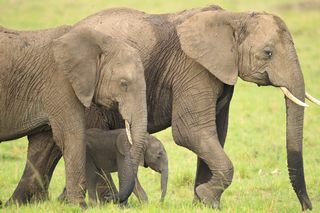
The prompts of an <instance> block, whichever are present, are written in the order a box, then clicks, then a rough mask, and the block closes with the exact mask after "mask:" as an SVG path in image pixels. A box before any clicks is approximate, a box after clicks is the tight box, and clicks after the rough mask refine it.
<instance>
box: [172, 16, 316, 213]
mask: <svg viewBox="0 0 320 213" xmlns="http://www.w3.org/2000/svg"><path fill="white" fill-rule="evenodd" d="M177 33H178V36H179V40H180V44H181V48H182V50H183V51H184V52H185V53H186V54H187V55H188V56H189V57H190V58H192V59H194V60H195V61H197V62H198V63H200V64H201V65H202V66H203V67H205V68H206V69H207V70H208V71H209V72H210V73H212V74H213V75H214V76H215V77H216V78H218V79H219V80H221V81H222V82H223V83H225V84H228V85H234V84H235V83H236V80H237V77H238V76H239V77H240V78H242V79H243V80H245V81H249V82H253V83H256V84H257V85H263V86H264V85H272V86H274V87H279V88H280V89H281V90H282V91H283V92H284V94H285V97H286V98H285V102H286V109H287V139H286V140H287V161H288V170H289V176H290V180H291V184H292V186H293V188H294V190H295V192H296V194H297V197H298V199H299V201H300V203H301V206H302V209H303V210H305V209H312V205H311V202H310V200H309V197H308V194H307V190H306V184H305V179H304V170H303V159H302V140H303V119H304V107H305V106H307V105H306V104H305V103H304V98H305V96H306V97H307V98H309V99H311V100H313V101H314V102H317V100H316V99H314V98H313V97H312V96H310V95H308V94H307V93H306V92H305V85H304V79H303V75H302V71H301V67H300V64H299V60H298V56H297V54H296V50H295V47H294V43H293V40H292V37H291V35H290V32H289V30H288V28H287V27H286V25H285V23H284V22H283V21H282V20H281V19H280V18H279V17H277V16H274V15H271V14H267V13H232V12H228V11H224V10H219V11H206V12H200V13H197V14H196V15H194V16H192V17H190V18H188V19H187V20H186V21H185V22H183V23H182V24H180V25H179V26H178V27H177ZM318 103H319V102H318Z"/></svg>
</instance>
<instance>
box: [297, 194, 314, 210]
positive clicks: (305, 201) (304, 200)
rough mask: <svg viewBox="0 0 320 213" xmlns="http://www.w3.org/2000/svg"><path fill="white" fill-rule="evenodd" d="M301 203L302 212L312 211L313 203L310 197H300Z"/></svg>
mask: <svg viewBox="0 0 320 213" xmlns="http://www.w3.org/2000/svg"><path fill="white" fill-rule="evenodd" d="M299 201H300V204H301V207H302V211H306V210H312V203H311V201H310V199H309V197H308V195H302V196H300V197H299Z"/></svg>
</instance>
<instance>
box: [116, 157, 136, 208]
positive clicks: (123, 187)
mask: <svg viewBox="0 0 320 213" xmlns="http://www.w3.org/2000/svg"><path fill="white" fill-rule="evenodd" d="M121 166H122V167H125V168H121V169H122V170H124V171H127V172H125V173H120V172H119V171H118V178H119V193H118V194H117V195H116V198H115V200H116V201H117V202H120V203H125V202H126V201H127V199H128V198H129V196H130V195H131V193H132V191H133V189H134V186H135V174H134V172H133V170H132V163H131V159H130V157H129V156H128V157H126V158H125V162H124V165H121Z"/></svg>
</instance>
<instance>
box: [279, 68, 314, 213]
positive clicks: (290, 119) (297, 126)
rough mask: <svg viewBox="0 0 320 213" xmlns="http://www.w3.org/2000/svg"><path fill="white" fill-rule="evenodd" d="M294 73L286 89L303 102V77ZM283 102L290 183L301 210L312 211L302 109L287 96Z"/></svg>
mask: <svg viewBox="0 0 320 213" xmlns="http://www.w3.org/2000/svg"><path fill="white" fill-rule="evenodd" d="M295 71H297V72H295V73H296V74H297V75H298V76H295V81H294V82H293V83H292V84H288V85H291V86H288V87H287V88H288V90H289V91H290V92H291V93H292V94H293V95H294V96H295V97H296V98H297V99H299V100H300V101H303V102H304V97H305V87H304V80H303V76H302V73H301V70H300V69H299V70H295ZM293 85H294V86H293ZM285 102H286V111H287V116H286V148H287V163H288V170H289V177H290V181H291V184H292V187H293V189H294V191H295V193H296V194H297V197H298V199H299V201H300V204H301V206H302V210H306V209H312V204H311V202H310V200H309V197H308V194H307V189H306V184H305V179H304V170H303V158H302V142H303V120H304V107H303V106H300V105H297V104H296V103H294V102H293V101H292V100H291V99H289V98H288V97H287V96H286V98H285Z"/></svg>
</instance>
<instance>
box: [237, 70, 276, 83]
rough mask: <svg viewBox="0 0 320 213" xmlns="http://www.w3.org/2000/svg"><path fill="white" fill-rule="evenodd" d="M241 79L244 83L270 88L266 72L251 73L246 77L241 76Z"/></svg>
mask: <svg viewBox="0 0 320 213" xmlns="http://www.w3.org/2000/svg"><path fill="white" fill-rule="evenodd" d="M241 78H242V79H243V80H245V81H248V82H252V83H255V84H257V85H258V86H259V87H260V86H270V85H272V83H271V81H270V78H269V75H268V72H267V71H264V72H262V73H261V72H253V73H250V74H248V75H243V76H241Z"/></svg>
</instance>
